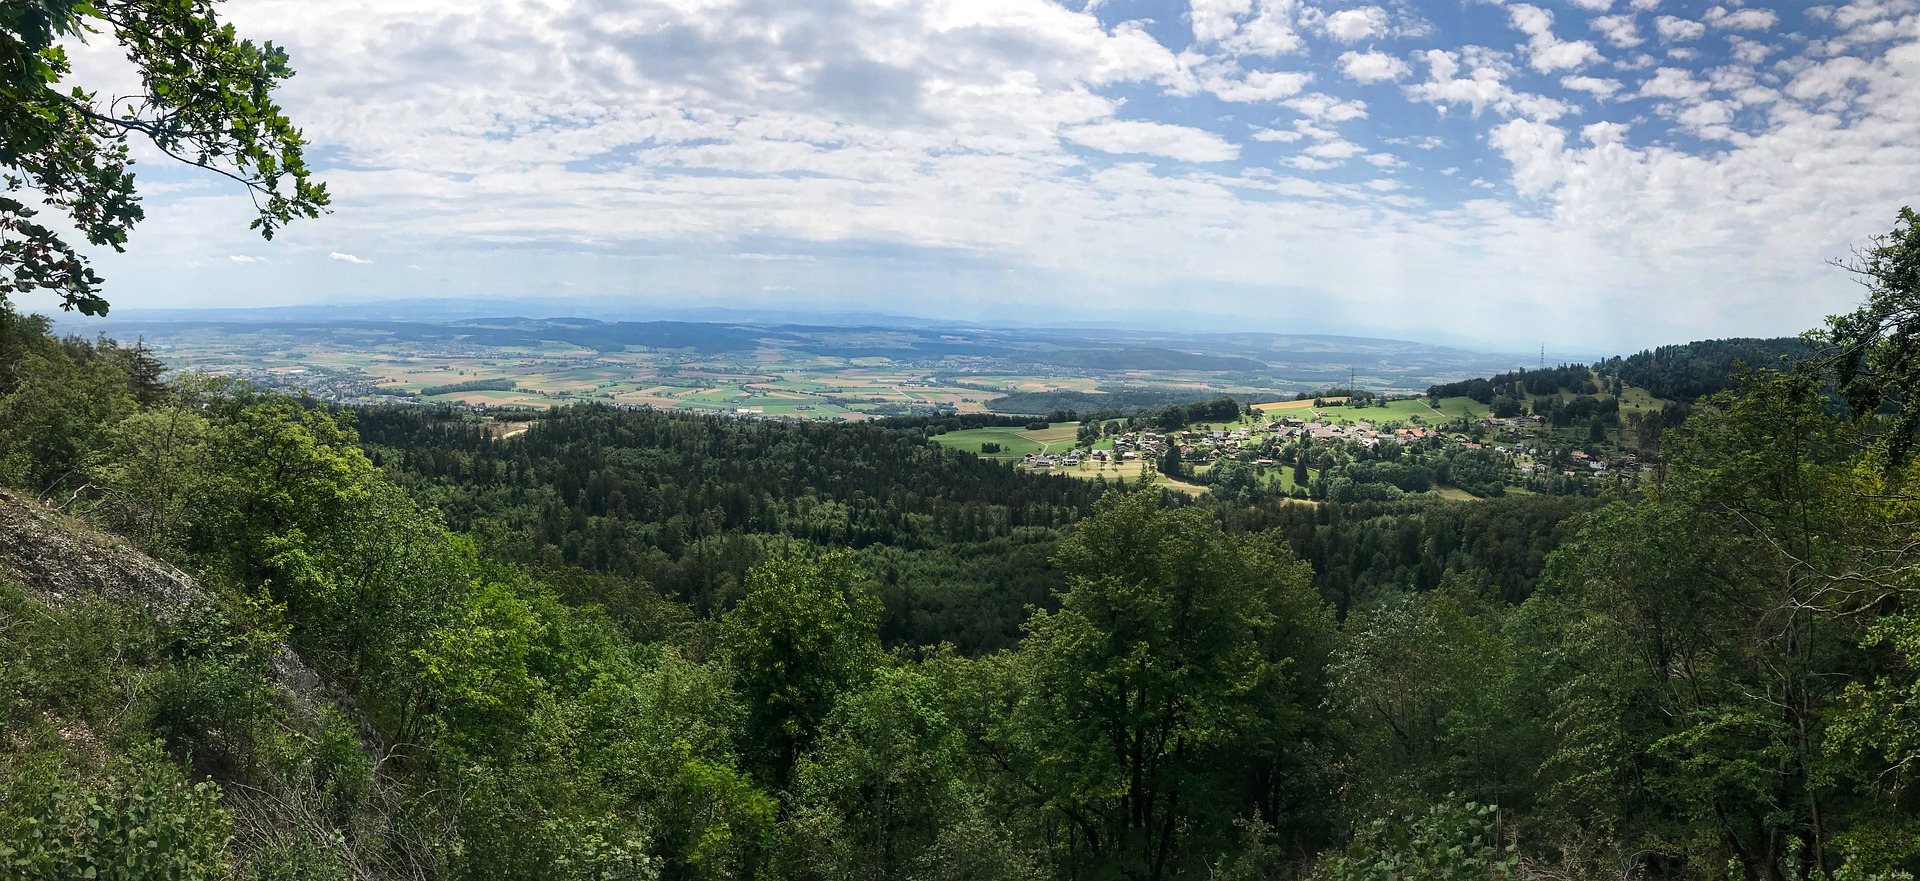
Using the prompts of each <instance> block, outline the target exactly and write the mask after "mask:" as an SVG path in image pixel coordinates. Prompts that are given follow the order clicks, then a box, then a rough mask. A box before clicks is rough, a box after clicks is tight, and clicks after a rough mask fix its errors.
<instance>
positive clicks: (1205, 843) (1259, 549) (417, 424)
mask: <svg viewBox="0 0 1920 881" xmlns="http://www.w3.org/2000/svg"><path fill="white" fill-rule="evenodd" d="M1868 256H1869V258H1870V260H1869V262H1868V263H1867V264H1866V265H1865V266H1864V267H1863V269H1864V270H1865V271H1866V272H1867V273H1868V277H1869V278H1871V279H1874V280H1875V282H1876V287H1875V288H1874V289H1873V296H1872V298H1871V299H1870V300H1869V302H1868V303H1867V304H1865V305H1864V306H1863V307H1862V308H1861V309H1860V310H1859V311H1858V312H1857V313H1854V314H1852V315H1849V316H1844V317H1843V318H1841V319H1838V320H1836V321H1835V323H1834V324H1833V326H1831V327H1830V328H1828V329H1826V330H1824V331H1822V339H1823V340H1824V343H1823V345H1824V346H1826V347H1828V351H1831V352H1833V353H1836V355H1834V356H1823V357H1821V358H1818V359H1806V360H1803V361H1802V362H1800V363H1799V364H1797V365H1782V366H1781V367H1780V369H1771V370H1749V371H1747V372H1745V373H1743V374H1741V375H1740V376H1739V377H1738V379H1737V384H1736V387H1735V388H1733V389H1731V390H1728V391H1724V392H1720V393H1717V394H1714V395H1711V396H1709V397H1708V398H1706V399H1705V400H1703V401H1702V402H1701V403H1700V405H1699V407H1698V409H1697V411H1696V412H1695V414H1694V415H1693V416H1692V417H1691V418H1690V419H1688V420H1687V421H1686V423H1685V425H1684V426H1683V428H1681V429H1679V430H1676V431H1673V432H1671V435H1672V436H1671V437H1670V438H1669V441H1668V443H1667V444H1666V448H1665V449H1666V453H1665V455H1666V458H1667V461H1668V467H1667V468H1666V470H1665V471H1664V472H1663V473H1662V474H1661V475H1660V476H1659V479H1658V480H1657V481H1655V482H1652V483H1650V484H1646V485H1642V486H1641V487H1639V488H1637V489H1634V490H1632V491H1630V492H1629V491H1621V492H1616V493H1615V494H1613V495H1611V496H1609V497H1606V498H1601V499H1582V498H1552V497H1522V498H1510V499H1496V500H1487V501H1480V502H1446V501H1439V500H1426V499H1421V500H1403V501H1397V502H1353V503H1341V502H1337V501H1327V502H1322V503H1319V504H1310V503H1301V502H1296V501H1289V500H1283V499H1247V498H1241V497H1237V496H1233V495H1232V494H1230V493H1223V494H1221V497H1220V498H1212V497H1209V498H1203V499H1200V500H1197V501H1196V500H1191V499H1188V498H1187V497H1185V496H1182V495H1178V494H1173V493H1168V492H1163V491H1162V490H1161V489H1160V488H1159V487H1157V486H1155V485H1154V484H1153V481H1152V479H1151V477H1147V476H1143V477H1142V478H1141V479H1139V480H1136V481H1134V482H1133V485H1131V486H1124V487H1123V486H1120V485H1118V484H1115V485H1111V486H1109V485H1103V484H1101V483H1099V482H1076V481H1073V480H1069V479H1066V478H1058V477H1053V478H1049V477H1040V476H1035V475H1030V474H1025V473H1021V472H1018V471H1016V470H1013V469H1010V468H1006V467H1003V466H999V465H995V464H993V463H991V462H987V461H982V460H979V459H976V458H974V457H973V456H971V455H968V454H964V453H959V452H955V451H947V450H942V449H941V448H940V447H938V446H937V445H936V444H933V443H930V442H928V440H927V437H928V434H929V433H930V432H931V431H932V427H930V426H929V425H926V424H922V423H919V422H913V421H903V422H901V423H898V424H892V425H883V424H873V425H854V426H833V425H817V424H815V425H792V424H775V423H770V422H760V421H743V420H732V419H721V418H712V417H705V418H703V417H697V416H690V415H679V414H665V413H649V412H630V411H622V410H617V409H612V408H607V407H575V408H566V409H560V410H556V411H554V412H552V413H550V414H547V415H545V416H543V417H541V418H538V419H535V420H532V421H530V422H525V423H520V424H518V425H516V426H513V427H514V428H518V427H520V426H525V429H526V430H525V431H516V432H501V431H498V430H497V429H498V428H499V426H494V425H491V424H489V423H488V422H486V421H485V420H483V419H481V418H480V417H478V416H476V415H473V414H469V413H466V412H463V411H455V410H444V409H431V408H415V409H393V410H366V411H359V412H345V411H332V410H329V409H326V408H322V407H318V406H314V405H311V404H309V403H306V402H303V401H300V400H296V399H290V398H285V397H280V396H275V395H269V394H263V393H260V392H257V391H255V390H252V389H249V388H248V387H246V386H244V385H241V384H236V383H230V382H225V381H219V380H210V379H204V378H194V377H179V378H175V379H172V380H168V379H166V378H165V377H164V376H163V375H162V374H161V372H160V371H159V370H158V365H157V363H156V362H154V360H153V359H152V357H151V356H150V354H148V353H146V352H144V351H143V350H141V349H140V348H139V347H137V346H135V347H126V346H122V345H119V344H116V343H113V342H111V341H107V340H94V341H86V340H80V339H72V338H69V339H56V338H54V337H53V336H51V335H49V333H48V325H47V323H46V321H45V320H44V319H39V318H33V317H27V316H22V315H19V314H17V313H15V312H13V311H11V310H0V486H5V487H9V488H10V489H7V490H6V493H5V495H4V496H0V573H4V574H0V652H4V656H0V657H3V659H4V663H3V664H0V713H4V714H5V728H6V731H7V732H8V733H7V736H6V738H5V739H4V740H0V759H4V761H0V861H3V862H0V865H5V866H6V867H7V869H6V871H7V872H8V877H20V878H34V879H40V878H47V879H53V878H71V877H122V878H159V877H167V878H191V879H201V878H247V879H362V878H396V879H398V878H471V879H480V878H487V879H494V878H527V879H549V878H580V879H616V878H617V879H656V878H658V879H706V878H712V879H721V878H769V879H772V878H778V879H804V878H820V879H851V878H868V879H877V878H901V879H980V881H987V879H1017V878H1034V879H1042V878H1055V879H1106V878H1114V879H1121V878H1136V879H1181V878H1186V879H1200V878H1207V879H1283V878H1313V879H1330V881H1331V879H1337V881H1349V879H1356V881H1357V879H1378V878H1388V879H1412V878H1460V879H1469V878H1472V879H1480V878H1488V879H1493V878H1595V879H1598V878H1620V877H1628V878H1699V879H1722V878H1748V879H1769V881H1771V879H1786V878H1793V879H1815V878H1819V879H1840V878H1852V879H1869V878H1884V879H1892V878H1897V877H1907V876H1906V875H1905V874H1902V873H1908V872H1912V871H1914V870H1915V869H1916V868H1920V811H1916V810H1915V808H1916V806H1915V805H1914V804H1913V789H1912V783H1913V782H1914V781H1913V775H1914V773H1915V772H1914V768H1915V766H1916V763H1917V762H1920V737H1917V736H1916V733H1915V732H1916V731H1920V727H1916V725H1920V722H1916V720H1915V719H1914V718H1913V717H1912V713H1913V709H1912V708H1913V707H1914V706H1915V705H1916V702H1920V697H1916V695H1920V668H1916V666H1915V660H1916V657H1917V653H1920V628H1917V627H1916V625H1915V623H1914V619H1913V617H1912V607H1911V596H1912V591H1913V579H1914V573H1915V572H1916V571H1920V569H1916V565H1917V564H1916V560H1915V557H1914V552H1913V550H1912V546H1913V542H1912V535H1913V524H1914V522H1915V517H1916V512H1915V510H1914V502H1913V501H1912V488H1913V483H1914V481H1915V480H1916V479H1920V470H1917V468H1920V466H1916V465H1915V463H1914V459H1913V457H1912V455H1911V454H1910V453H1909V452H1908V451H1909V450H1910V449H1911V442H1912V439H1913V437H1914V426H1915V425H1916V423H1917V422H1920V418H1917V417H1916V412H1920V405H1916V404H1915V403H1913V402H1912V400H1911V396H1910V394H1909V392H1908V390H1910V389H1912V388H1916V387H1920V384H1917V383H1916V379H1920V361H1916V360H1915V359H1913V358H1912V356H1911V354H1910V353H1909V352H1908V351H1907V350H1906V349H1905V348H1904V347H1900V346H1891V345H1887V344H1886V341H1887V340H1888V339H1890V336H1889V334H1890V333H1891V332H1893V331H1894V330H1895V329H1897V327H1898V326H1899V322H1901V321H1904V320H1905V318H1904V316H1907V315H1910V314H1912V311H1913V310H1914V309H1915V308H1916V307H1917V306H1920V289H1916V288H1915V287H1914V286H1913V285H1912V284H1910V283H1909V282H1910V280H1911V279H1912V278H1914V277H1916V276H1915V274H1914V267H1915V266H1916V265H1920V225H1916V223H1915V218H1914V217H1913V216H1912V215H1911V214H1908V215H1906V216H1905V217H1904V219H1903V221H1902V224H1901V226H1900V227H1899V228H1898V229H1897V230H1896V233H1895V235H1894V236H1893V237H1891V238H1890V239H1888V240H1886V241H1885V242H1883V243H1882V244H1881V245H1880V246H1878V247H1877V248H1876V249H1875V250H1872V251H1869V252H1868ZM64 560H75V561H82V562H84V563H85V565H80V564H78V563H76V564H75V565H73V566H67V565H66V564H64V563H59V562H58V561H64ZM49 561H55V562H53V563H50V562H49ZM86 561H91V562H86ZM128 573H133V574H132V575H130V574H128ZM140 573H145V574H140ZM134 575H138V576H139V577H137V578H136V577H134ZM127 584H134V585H136V587H135V588H127V587H125V585H127ZM101 585H108V586H111V585H122V587H120V588H114V589H108V587H102V586H101ZM138 585H147V586H146V587H137V586H138ZM153 585H165V586H166V587H165V589H160V588H156V587H153ZM128 591H132V593H128ZM115 873H117V874H115Z"/></svg>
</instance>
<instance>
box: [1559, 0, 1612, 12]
mask: <svg viewBox="0 0 1920 881" xmlns="http://www.w3.org/2000/svg"><path fill="white" fill-rule="evenodd" d="M1568 2H1570V3H1572V4H1573V5H1575V6H1578V7H1580V8H1581V9H1585V10H1586V11H1588V12H1606V11H1607V10H1609V9H1612V8H1613V0H1568Z"/></svg>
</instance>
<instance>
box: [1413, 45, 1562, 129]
mask: <svg viewBox="0 0 1920 881" xmlns="http://www.w3.org/2000/svg"><path fill="white" fill-rule="evenodd" d="M1424 54H1425V60H1426V62H1427V71H1428V74H1427V77H1428V78H1427V81H1426V82H1424V83H1417V84H1414V85H1410V86H1407V87H1406V92H1407V96H1408V97H1409V98H1411V99H1413V100H1415V101H1425V102H1427V103H1430V104H1437V105H1440V107H1441V109H1442V111H1443V112H1444V110H1445V108H1446V107H1449V106H1452V105H1456V104H1465V105H1467V106H1469V107H1471V108H1472V110H1473V114H1474V115H1475V116H1478V115H1480V114H1481V113H1482V112H1483V111H1486V110H1488V109H1492V110H1494V111H1495V112H1498V113H1500V114H1502V115H1505V116H1511V115H1515V114H1520V115H1525V116H1529V117H1533V118H1535V119H1554V118H1557V117H1560V116H1563V115H1565V114H1566V113H1567V112H1568V110H1569V109H1570V108H1568V107H1567V105H1566V104H1564V103H1562V102H1560V101H1557V100H1554V99H1552V98H1548V97H1546V96H1543V95H1534V94H1529V93H1526V92H1519V91H1515V90H1514V89H1513V88H1511V87H1509V86H1508V85H1507V83H1506V79H1507V77H1508V75H1509V74H1511V73H1512V72H1513V69H1512V66H1511V65H1508V64H1507V63H1505V62H1504V61H1503V60H1502V59H1501V57H1500V56H1499V55H1497V54H1494V53H1489V52H1487V51H1486V50H1485V49H1481V48H1479V47H1473V46H1469V47H1466V48H1465V49H1463V50H1462V51H1460V52H1458V53H1454V52H1448V51H1445V50H1443V49H1429V50H1427V51H1426V53H1424ZM1463 61H1465V62H1466V65H1467V69H1466V75H1465V76H1461V75H1460V74H1461V72H1462V69H1463V66H1462V62H1463Z"/></svg>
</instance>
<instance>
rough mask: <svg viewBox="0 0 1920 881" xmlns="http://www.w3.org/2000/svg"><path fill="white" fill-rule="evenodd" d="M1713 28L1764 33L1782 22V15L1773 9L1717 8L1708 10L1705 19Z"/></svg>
mask: <svg viewBox="0 0 1920 881" xmlns="http://www.w3.org/2000/svg"><path fill="white" fill-rule="evenodd" d="M1703 20H1704V21H1705V22H1706V24H1708V25H1709V26H1711V27H1716V28H1721V29H1723V30H1733V31H1764V30H1766V29H1768V28H1771V27H1773V26H1774V25H1775V24H1776V23H1778V22H1779V21H1780V14H1779V13H1776V12H1774V11H1773V10H1771V9H1728V8H1727V7H1725V6H1715V7H1713V8H1712V9H1709V10H1707V15H1706V18H1705V19H1703Z"/></svg>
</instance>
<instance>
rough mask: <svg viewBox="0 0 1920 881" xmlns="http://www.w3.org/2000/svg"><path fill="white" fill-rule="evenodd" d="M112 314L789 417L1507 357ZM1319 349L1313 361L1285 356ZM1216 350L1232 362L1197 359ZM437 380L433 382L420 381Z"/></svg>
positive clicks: (409, 389)
mask: <svg viewBox="0 0 1920 881" xmlns="http://www.w3.org/2000/svg"><path fill="white" fill-rule="evenodd" d="M116 322H117V323H116V324H115V325H114V326H110V327H95V326H93V325H89V332H93V331H97V330H105V331H107V332H109V333H111V334H113V335H117V336H119V337H121V338H124V339H143V340H145V342H146V343H147V344H148V345H149V346H150V347H151V348H152V349H153V350H154V351H155V353H156V354H158V355H159V356H160V357H161V358H162V360H163V361H165V362H166V363H167V365H168V366H169V367H170V368H173V369H175V370H187V371H198V372H204V373H209V374H216V375H227V376H233V377H237V378H241V379H246V380H248V381H252V382H255V383H258V384H261V385H265V386H268V387H274V388H286V389H298V390H302V391H305V392H307V393H309V394H311V395H313V396H315V397H316V398H319V399H321V400H327V401H332V402H335V403H343V404H357V403H361V404H363V403H383V402H393V401H397V400H411V401H421V402H427V403H447V404H464V405H468V406H481V407H532V408H546V407H553V406H559V405H564V404H570V403H579V402H587V401H597V402H602V403H610V404H619V405H625V406H636V407H654V408H662V409H683V410H700V411H710V412H725V413H742V414H755V415H760V416H766V417H778V418H789V419H826V420H863V419H873V418H880V417H885V416H904V415H915V414H919V415H933V414H939V413H960V414H965V413H985V412H1024V413H1034V414H1042V413H1051V412H1055V411H1061V410H1076V409H1077V410H1079V411H1081V412H1085V411H1086V410H1089V409H1101V408H1104V407H1114V408H1120V409H1127V408H1132V407H1138V406H1157V405H1158V404H1160V403H1167V402H1174V401H1180V402H1184V401H1192V400H1201V399H1205V398H1209V397H1215V396H1219V395H1232V396H1234V397H1237V398H1240V399H1242V400H1262V399H1269V400H1272V399H1279V398H1289V399H1290V398H1291V397H1292V396H1293V395H1295V394H1297V393H1300V392H1306V391H1311V390H1313V389H1316V388H1326V387H1327V384H1328V381H1329V379H1330V378H1331V377H1332V376H1333V374H1335V373H1338V374H1340V375H1341V378H1342V379H1345V378H1347V377H1348V376H1349V375H1351V374H1352V371H1351V370H1349V369H1348V366H1357V367H1358V368H1359V375H1360V377H1361V381H1362V383H1363V385H1364V387H1367V388H1370V389H1374V390H1376V391H1380V392H1387V393H1395V394H1409V393H1415V392H1417V391H1421V390H1424V388H1425V387H1426V386H1427V385H1430V384H1432V383H1434V382H1439V381H1451V380H1455V379H1459V378H1462V377H1466V376H1472V375H1478V374H1481V373H1484V372H1486V371H1487V370H1489V369H1492V368H1494V367H1497V366H1501V365H1503V364H1504V363H1505V361H1504V359H1500V358H1498V357H1496V356H1478V355H1473V354H1472V353H1463V352H1460V351H1458V350H1446V349H1438V348H1435V347H1428V346H1422V345H1420V344H1417V343H1401V342H1394V341H1381V340H1353V341H1349V342H1344V343H1340V345H1346V346H1351V347H1353V360H1354V364H1353V365H1343V366H1342V367H1341V368H1340V369H1339V370H1334V369H1333V368H1330V367H1328V366H1326V359H1325V357H1324V355H1325V352H1326V349H1327V347H1328V346H1329V345H1331V344H1330V343H1329V342H1328V341H1327V340H1324V339H1318V338H1307V337H1287V336H1285V335H1278V334H1273V335H1264V336H1261V338H1260V339H1257V340H1251V341H1250V340H1249V339H1247V338H1246V336H1247V335H1234V336H1231V337H1229V336H1217V337H1205V336H1186V335H1179V334H1154V333H1151V332H1136V331H1115V330H1084V331H1083V330H1074V331H1062V330H1036V331H1017V330H995V329H980V328H962V327H955V328H941V329H927V328H890V327H806V326H792V325H783V326H777V327H754V326H744V325H732V324H719V323H712V324H707V323H684V322H620V323H607V322H600V321H592V320H587V319H571V318H569V319H524V318H510V319H509V318H500V319H474V320H466V321H448V322H445V323H432V322H424V321H423V322H402V321H361V320H347V319H342V320H312V321H294V320H286V321H267V320H257V321H247V322H243V321H231V320H222V321H213V320H208V321H200V322H193V321H165V322H157V321H138V320H135V321H125V322H123V321H120V320H118V319H116ZM1308 352H1311V353H1313V357H1312V358H1311V359H1308V360H1303V361H1300V362H1298V363H1295V362H1292V361H1290V359H1291V358H1293V357H1295V356H1296V355H1299V354H1301V353H1308ZM1222 356H1231V357H1222ZM1209 358H1211V359H1212V362H1209V361H1208V360H1207V359H1209ZM1221 361H1225V362H1229V363H1230V365H1233V366H1236V367H1237V369H1235V370H1213V369H1196V368H1199V367H1205V366H1207V364H1209V363H1213V362H1221ZM1075 365H1082V366H1075ZM1085 365H1100V366H1085ZM1142 365H1150V366H1142ZM1241 365H1244V366H1241ZM507 383H512V385H511V387H508V388H501V387H500V386H505V385H506V384H507ZM475 384H487V385H491V386H495V387H494V388H489V389H477V388H475V387H474V386H475ZM437 387H452V388H444V389H441V388H437ZM430 389H431V390H435V391H438V392H439V393H438V394H433V395H423V394H421V392H422V391H425V390H430ZM1109 402H1111V403H1109ZM1141 402H1146V403H1141ZM1310 404H1311V402H1306V405H1309V406H1310ZM1293 406H1295V404H1293V403H1292V402H1289V403H1287V404H1283V405H1274V408H1275V409H1284V408H1290V407H1293ZM1028 440H1031V439H1028ZM1049 442H1050V441H1045V440H1043V441H1040V443H1043V444H1044V443H1049Z"/></svg>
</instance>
